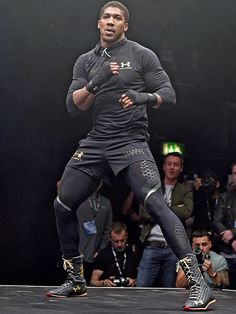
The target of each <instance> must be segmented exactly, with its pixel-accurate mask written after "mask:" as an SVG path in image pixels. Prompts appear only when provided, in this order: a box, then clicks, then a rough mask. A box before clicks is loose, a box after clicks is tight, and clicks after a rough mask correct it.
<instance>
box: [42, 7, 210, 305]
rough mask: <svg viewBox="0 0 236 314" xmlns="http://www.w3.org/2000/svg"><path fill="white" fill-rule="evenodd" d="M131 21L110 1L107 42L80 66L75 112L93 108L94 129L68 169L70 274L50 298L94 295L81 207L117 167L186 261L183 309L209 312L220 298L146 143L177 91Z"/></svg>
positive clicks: (64, 193) (72, 102)
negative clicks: (82, 246)
mask: <svg viewBox="0 0 236 314" xmlns="http://www.w3.org/2000/svg"><path fill="white" fill-rule="evenodd" d="M128 21H129V11H128V9H127V8H126V7H125V6H124V5H123V4H122V3H120V2H118V1H110V2H108V3H107V4H105V5H104V6H103V7H102V9H101V11H100V16H99V20H98V29H99V31H100V42H99V43H98V44H97V45H96V47H95V48H94V49H93V50H91V51H89V52H87V53H85V54H83V55H81V56H80V57H79V58H78V59H77V61H76V63H75V66H74V72H73V81H72V83H71V86H70V88H69V91H68V96H67V107H68V111H69V112H70V113H71V114H73V115H74V114H76V113H79V114H80V113H83V111H85V110H88V109H89V108H90V107H91V109H92V111H93V115H94V126H93V128H92V130H91V131H90V133H89V134H88V136H87V138H86V139H84V140H82V141H81V143H80V146H79V148H78V149H77V151H76V152H75V154H74V155H73V156H72V158H71V160H70V161H69V163H68V164H67V166H66V168H65V171H64V173H63V176H62V179H61V184H60V189H59V193H58V196H57V198H56V200H55V203H54V205H55V215H56V221H57V230H58V235H59V239H60V243H61V247H62V252H63V260H64V267H65V269H66V271H67V273H68V277H67V280H66V281H65V283H64V284H63V285H61V286H60V287H58V288H56V289H52V290H50V291H49V292H48V296H54V297H68V296H72V295H78V296H83V295H86V294H87V289H86V283H85V280H84V278H83V263H82V257H81V255H80V253H79V252H78V242H79V237H78V231H77V228H76V209H77V208H78V206H79V205H80V204H81V203H82V202H83V201H84V200H85V199H86V198H87V197H88V196H89V195H91V194H92V193H93V192H94V191H95V190H96V188H97V186H98V184H99V182H100V178H101V177H102V176H103V174H104V172H105V171H106V173H107V169H110V170H112V172H113V173H114V174H115V175H118V174H119V176H122V178H123V179H124V180H125V181H126V182H127V183H128V185H129V186H130V188H131V190H132V191H133V192H134V194H135V197H136V199H137V200H138V201H139V202H140V203H141V204H143V205H144V207H145V208H146V210H147V211H148V212H149V214H150V215H151V216H152V217H153V219H154V220H155V221H156V223H158V224H159V225H160V226H161V228H162V232H163V234H164V237H165V239H166V241H167V242H168V243H169V245H170V246H171V247H172V249H173V250H174V252H175V254H176V256H177V257H178V259H179V260H180V261H179V262H180V265H181V267H182V269H183V270H184V272H185V274H186V277H187V280H188V283H189V286H190V296H189V299H188V301H187V302H186V304H185V305H184V310H191V309H193V310H197V309H201V310H203V309H206V308H207V307H208V306H209V304H211V303H213V302H215V299H214V296H213V295H212V292H211V290H210V288H209V287H208V286H207V284H206V283H205V281H204V280H203V278H202V275H201V272H200V270H199V268H198V265H197V261H196V257H195V255H194V254H193V253H192V250H191V246H190V243H189V241H188V238H187V236H186V233H185V231H184V228H183V226H182V224H181V222H180V221H179V219H178V218H177V216H176V215H175V214H174V213H173V212H172V211H171V210H170V209H169V208H168V207H167V205H166V203H165V200H164V198H163V195H162V191H161V183H160V176H159V172H158V169H157V166H156V163H155V161H154V158H153V156H152V154H151V152H150V149H149V146H148V144H147V141H148V137H149V136H148V120H147V112H146V106H151V107H153V108H155V109H158V108H159V107H160V106H161V107H162V106H163V107H165V106H167V105H168V104H173V103H175V92H174V90H173V88H172V86H171V83H170V80H169V77H168V76H167V74H166V73H165V72H164V70H163V69H162V67H161V64H160V62H159V60H158V58H157V56H156V55H155V54H154V52H152V51H151V50H149V49H147V48H145V47H143V46H141V45H140V44H138V43H136V42H133V41H130V40H128V39H127V38H126V37H125V32H126V31H127V30H128Z"/></svg>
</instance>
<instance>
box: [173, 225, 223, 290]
mask: <svg viewBox="0 0 236 314" xmlns="http://www.w3.org/2000/svg"><path fill="white" fill-rule="evenodd" d="M211 247H212V242H211V236H210V234H209V232H207V231H206V230H200V231H198V230H196V231H194V232H193V234H192V248H193V252H194V253H195V254H196V256H197V260H198V264H199V267H200V269H201V271H202V274H203V277H204V279H205V281H206V282H207V284H208V285H209V286H210V287H217V288H228V287H229V276H228V265H227V262H226V260H225V258H224V257H223V256H221V255H219V254H217V253H215V252H214V251H211ZM187 286H188V285H187V280H186V277H185V274H184V272H183V270H182V269H181V268H180V267H179V266H178V267H177V278H176V287H177V288H187Z"/></svg>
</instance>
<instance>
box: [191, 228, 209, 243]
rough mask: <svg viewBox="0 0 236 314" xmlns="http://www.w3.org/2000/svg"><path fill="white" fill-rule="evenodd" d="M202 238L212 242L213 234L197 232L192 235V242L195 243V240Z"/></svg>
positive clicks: (202, 231)
mask: <svg viewBox="0 0 236 314" xmlns="http://www.w3.org/2000/svg"><path fill="white" fill-rule="evenodd" d="M202 237H208V240H209V241H211V237H212V235H211V232H209V231H207V230H195V231H193V233H192V236H191V242H193V238H202Z"/></svg>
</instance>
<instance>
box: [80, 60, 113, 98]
mask: <svg viewBox="0 0 236 314" xmlns="http://www.w3.org/2000/svg"><path fill="white" fill-rule="evenodd" d="M112 76H113V73H112V71H111V68H110V62H108V61H106V62H104V63H103V65H102V66H101V69H100V71H99V72H98V74H96V75H95V76H94V77H93V78H92V80H91V81H90V82H89V83H88V84H87V85H86V86H85V87H86V89H87V91H88V92H89V93H92V94H96V92H97V89H98V88H99V87H100V86H101V85H102V84H104V83H106V82H107V81H109V79H110V78H111V77H112Z"/></svg>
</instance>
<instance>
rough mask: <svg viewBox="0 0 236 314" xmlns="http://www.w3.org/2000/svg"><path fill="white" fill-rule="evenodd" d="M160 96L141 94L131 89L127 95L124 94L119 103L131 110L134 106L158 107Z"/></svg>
mask: <svg viewBox="0 0 236 314" xmlns="http://www.w3.org/2000/svg"><path fill="white" fill-rule="evenodd" d="M158 100H159V99H158V96H157V95H156V94H149V93H139V92H136V91H134V90H132V89H129V90H128V91H127V92H126V94H122V95H121V97H120V100H119V102H120V103H121V104H122V106H123V107H124V108H129V107H131V106H133V105H136V106H139V105H147V104H151V105H152V106H156V105H158Z"/></svg>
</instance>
